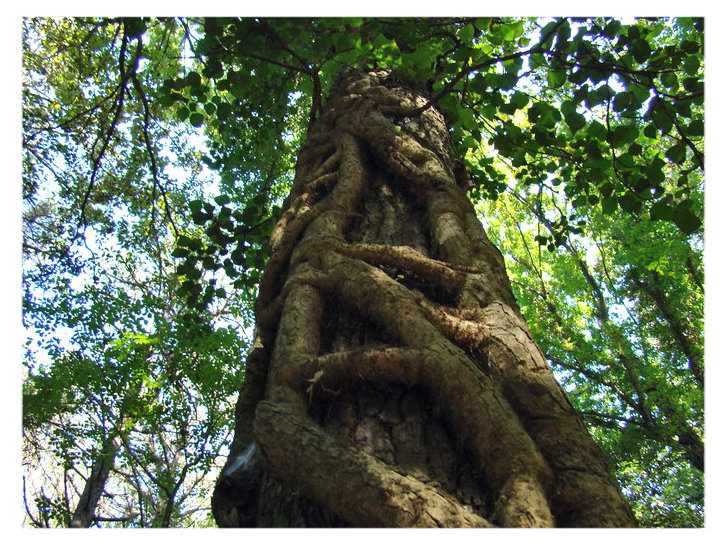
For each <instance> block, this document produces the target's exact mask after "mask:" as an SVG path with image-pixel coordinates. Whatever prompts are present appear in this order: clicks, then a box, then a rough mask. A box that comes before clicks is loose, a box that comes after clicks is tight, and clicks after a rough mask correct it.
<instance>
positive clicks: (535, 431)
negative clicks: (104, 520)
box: [213, 71, 635, 527]
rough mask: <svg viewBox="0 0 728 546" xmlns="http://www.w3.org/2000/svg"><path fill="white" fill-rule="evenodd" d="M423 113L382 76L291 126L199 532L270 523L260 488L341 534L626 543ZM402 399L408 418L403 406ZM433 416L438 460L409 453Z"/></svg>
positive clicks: (443, 137)
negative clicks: (471, 532) (373, 531)
mask: <svg viewBox="0 0 728 546" xmlns="http://www.w3.org/2000/svg"><path fill="white" fill-rule="evenodd" d="M425 104H427V99H426V98H425V97H422V96H419V95H418V94H417V93H415V92H413V91H411V90H409V89H406V88H402V87H397V85H396V84H395V83H393V82H392V80H391V79H389V78H388V75H387V74H386V73H384V72H381V71H378V72H377V71H375V72H370V73H368V74H361V73H351V74H349V75H347V76H345V77H343V78H342V80H341V81H340V82H339V84H338V86H337V87H336V88H335V89H334V90H333V91H332V93H331V96H330V98H329V100H328V101H327V104H326V108H325V110H324V112H323V114H322V115H321V116H320V117H319V119H318V120H317V121H316V122H315V123H314V124H313V125H312V126H311V128H310V132H309V138H308V143H307V144H305V145H304V148H303V149H302V151H301V155H300V157H299V163H298V168H297V173H296V179H295V181H294V186H293V190H292V192H291V195H290V196H289V198H288V199H287V201H286V203H285V207H284V208H285V210H284V212H283V214H282V216H281V220H280V221H279V222H278V224H277V226H276V228H275V229H274V230H273V233H272V236H271V258H270V261H269V264H268V266H267V268H266V271H265V273H264V275H263V277H262V279H261V283H260V295H259V300H258V303H257V305H256V316H257V321H258V335H257V337H256V343H255V347H254V348H253V351H252V352H251V355H250V357H249V361H248V375H247V377H246V383H245V385H244V386H243V389H242V390H241V395H240V400H239V403H238V406H237V409H236V429H235V439H234V442H233V446H232V448H231V454H230V457H229V459H228V463H227V464H226V465H225V468H224V469H223V472H222V474H221V477H220V479H219V480H218V484H217V487H216V490H215V495H214V497H213V511H214V514H215V517H216V520H217V522H218V524H219V525H221V526H242V525H258V524H259V523H260V522H261V521H271V520H270V519H265V518H264V517H263V516H262V515H261V510H263V508H261V507H263V506H264V504H262V501H261V502H259V497H261V496H262V497H266V499H265V500H266V504H265V506H269V505H270V503H271V502H272V503H275V502H276V501H275V499H271V498H270V495H271V494H272V493H271V492H270V491H271V490H270V488H268V489H267V488H265V487H261V485H260V484H261V483H262V480H261V479H260V475H262V474H263V473H264V472H265V473H269V474H270V475H272V476H274V477H275V478H276V479H278V480H279V481H280V483H281V484H282V488H280V491H283V493H280V492H279V493H276V494H278V495H284V496H285V495H288V497H287V499H286V502H288V501H289V500H290V499H294V498H295V499H297V500H296V502H300V503H307V502H311V503H313V504H314V505H316V506H319V507H321V509H322V510H323V511H329V512H331V513H333V514H335V516H336V517H338V518H339V520H340V521H341V523H342V524H344V525H368V526H422V525H425V526H448V527H466V526H492V525H498V526H506V527H537V526H539V527H543V526H555V525H557V526H633V525H635V520H634V517H633V515H632V514H631V512H630V510H629V508H628V506H627V504H626V502H625V501H624V499H623V498H622V497H621V494H620V492H619V490H618V488H617V486H616V483H615V482H614V480H613V479H612V478H611V477H610V475H609V473H608V471H607V469H606V465H605V463H604V461H603V458H602V455H601V453H600V452H599V450H598V448H597V447H596V445H595V444H594V443H593V441H592V440H591V438H590V437H589V435H588V433H587V431H586V428H585V427H584V426H583V424H582V422H581V419H580V417H579V416H578V414H577V412H576V411H575V410H574V409H573V408H572V407H571V405H570V404H569V403H568V400H567V399H566V396H565V395H564V393H563V391H562V390H561V388H560V387H559V385H558V384H557V383H556V381H555V379H554V377H553V375H552V373H551V371H550V369H549V368H548V366H547V364H546V361H545V359H544V357H543V354H542V352H541V351H540V349H539V348H538V347H537V345H536V344H535V342H534V341H533V339H532V337H531V335H530V333H529V331H528V328H527V326H526V324H525V321H524V320H523V317H522V316H521V314H520V312H519V311H518V307H517V304H516V302H515V299H514V297H513V294H512V292H511V289H510V283H509V280H508V277H507V274H506V271H505V265H504V262H503V257H502V255H501V254H500V252H499V251H498V250H497V249H496V248H495V247H494V246H493V245H492V244H491V243H490V241H489V240H488V239H487V237H486V235H485V232H484V231H483V228H482V226H481V224H480V222H479V221H478V219H477V217H476V215H475V212H474V210H473V207H472V205H471V204H470V203H469V202H468V200H467V198H466V197H465V194H464V190H463V189H462V188H461V187H460V186H459V185H458V177H456V174H455V173H456V172H457V161H456V159H454V158H453V157H452V155H451V151H450V141H449V136H448V133H447V126H446V124H445V122H444V119H443V118H442V116H441V115H440V114H439V112H437V110H435V109H433V108H427V109H425V110H423V111H421V112H420V113H419V115H418V116H415V117H406V116H402V114H401V113H402V112H412V111H414V110H415V109H416V108H419V107H421V106H422V105H425ZM396 113H399V115H400V117H399V118H397V117H395V115H396ZM403 226H404V227H403ZM405 228H406V229H405ZM433 296H436V299H432V298H433ZM342 344H343V345H342ZM411 388H414V389H419V390H416V392H420V393H426V394H422V395H420V396H425V397H426V400H424V399H423V400H421V401H419V402H418V401H415V403H414V405H413V404H412V403H408V404H405V402H406V400H408V399H410V398H412V395H410V394H407V393H408V392H410V391H407V390H406V389H411ZM392 389H394V390H392ZM402 389H405V390H404V391H403V390H402ZM382 392H391V393H392V394H391V395H381V394H380V393H382ZM412 392H415V391H412ZM396 393H404V394H396ZM382 396H383V397H384V399H385V402H384V407H383V408H380V409H376V408H375V409H373V410H372V409H366V408H367V407H370V406H371V407H374V406H376V404H375V403H374V402H373V401H375V400H378V399H379V398H381V397H382ZM378 397H379V398H378ZM388 397H389V398H392V397H394V398H397V399H398V400H400V406H399V408H400V409H399V410H398V411H394V412H392V411H390V410H387V407H388V405H391V403H390V402H391V401H389V400H387V398H388ZM408 397H409V398H408ZM360 399H361V400H364V401H365V402H366V400H369V402H366V403H365V404H364V405H356V403H355V401H356V400H360ZM363 403H364V402H363ZM352 404H354V405H352ZM367 404H368V405H367ZM418 404H419V405H418ZM347 408H348V409H347ZM352 408H353V409H352ZM357 408H358V409H357ZM428 408H429V409H428ZM433 411H434V412H435V414H436V415H439V414H440V413H441V414H442V415H443V416H444V417H443V418H444V419H445V422H446V423H447V428H448V429H450V430H451V431H452V432H451V434H454V440H453V441H452V444H451V445H450V444H448V445H443V444H442V442H438V443H437V444H436V446H437V447H432V445H430V444H427V441H426V439H427V438H428V437H429V436H428V435H429V434H435V433H436V431H437V430H439V429H438V428H437V427H439V426H440V425H438V424H437V423H439V421H432V419H433V418H434V417H428V415H429V412H433ZM435 414H433V415H435ZM428 423H430V424H428ZM432 423H434V424H432ZM413 427H414V428H413ZM433 427H434V428H433ZM430 429H432V430H430ZM404 431H409V432H408V433H405V432H404ZM438 434H440V433H438ZM448 434H450V433H448ZM418 442H420V443H419V444H418ZM422 442H425V443H424V444H422ZM426 444H427V445H426ZM428 445H430V447H427V446H428ZM433 445H434V444H433ZM255 449H258V450H259V451H260V453H262V464H263V467H261V466H260V464H258V465H252V462H251V461H252V460H253V459H251V455H250V454H251V453H253V452H255ZM449 453H451V455H448V454H449ZM417 461H420V462H417ZM453 461H458V462H456V463H454V462H453ZM471 464H472V468H473V469H474V470H473V472H474V473H475V474H476V475H477V476H475V477H472V478H470V477H462V476H461V475H462V472H461V470H462V469H464V468H465V469H467V468H470V466H469V465H471ZM251 465H252V466H251ZM413 465H414V466H413ZM443 465H444V466H443ZM423 468H424V469H423ZM466 474H467V473H466ZM478 476H479V477H478ZM473 480H475V481H473ZM478 483H483V484H485V485H476V484H478ZM342 488H343V489H346V490H347V491H350V492H351V496H350V497H349V498H348V499H347V500H345V501H342V495H341V494H340V491H341V490H342ZM473 488H475V489H473ZM464 489H468V490H469V491H476V490H477V491H478V492H477V493H473V494H472V495H471V494H470V493H468V494H467V495H466V494H465V493H464V492H463V490H464ZM285 491H289V493H285ZM468 495H470V496H468ZM345 496H348V494H347V495H345ZM262 497H261V498H262ZM466 498H468V499H471V500H472V502H470V501H466V500H465V499H466ZM281 499H282V498H281V497H279V500H281ZM281 502H282V501H281ZM281 505H282V504H281ZM300 512H301V513H304V512H305V513H307V514H308V513H313V512H312V511H310V510H309V511H306V510H300ZM314 512H315V511H314ZM307 518H308V519H307ZM277 521H278V522H279V523H276V520H275V518H273V523H272V524H283V523H280V522H283V521H284V520H283V519H281V520H277ZM286 521H289V520H286ZM326 521H330V520H329V519H326V518H319V519H318V520H317V519H316V518H315V517H313V518H311V517H308V516H307V517H303V518H302V519H301V521H299V522H298V523H297V524H301V525H317V524H318V525H322V524H325V522H326Z"/></svg>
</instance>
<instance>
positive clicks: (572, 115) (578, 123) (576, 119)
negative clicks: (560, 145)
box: [564, 112, 586, 134]
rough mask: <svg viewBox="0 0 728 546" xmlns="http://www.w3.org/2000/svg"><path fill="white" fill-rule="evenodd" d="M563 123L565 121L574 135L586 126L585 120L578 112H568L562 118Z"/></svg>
mask: <svg viewBox="0 0 728 546" xmlns="http://www.w3.org/2000/svg"><path fill="white" fill-rule="evenodd" d="M564 121H566V124H567V125H568V126H569V129H570V130H571V133H572V134H575V133H576V132H577V131H578V130H579V129H581V128H583V127H584V126H585V125H586V118H585V117H584V116H583V115H582V114H580V113H579V112H569V113H568V114H566V115H565V116H564Z"/></svg>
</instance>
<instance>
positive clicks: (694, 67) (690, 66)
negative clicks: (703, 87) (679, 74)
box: [683, 55, 700, 76]
mask: <svg viewBox="0 0 728 546" xmlns="http://www.w3.org/2000/svg"><path fill="white" fill-rule="evenodd" d="M683 67H684V69H685V72H687V73H688V74H690V75H691V76H695V74H697V73H698V70H700V57H698V56H697V55H690V56H689V57H688V58H687V59H685V63H684V65H683Z"/></svg>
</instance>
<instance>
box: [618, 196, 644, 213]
mask: <svg viewBox="0 0 728 546" xmlns="http://www.w3.org/2000/svg"><path fill="white" fill-rule="evenodd" d="M618 201H619V206H620V207H621V208H622V210H623V211H625V212H639V211H640V210H641V209H642V203H640V202H639V201H638V200H637V198H636V197H634V196H633V195H632V194H629V193H625V194H624V195H622V196H621V197H619V198H618Z"/></svg>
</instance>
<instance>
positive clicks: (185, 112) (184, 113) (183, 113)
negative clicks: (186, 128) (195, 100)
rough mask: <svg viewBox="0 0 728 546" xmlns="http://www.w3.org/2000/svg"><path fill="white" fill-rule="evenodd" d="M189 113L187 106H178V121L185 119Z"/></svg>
mask: <svg viewBox="0 0 728 546" xmlns="http://www.w3.org/2000/svg"><path fill="white" fill-rule="evenodd" d="M189 115H190V109H189V108H187V107H186V106H180V107H179V108H178V109H177V119H179V120H180V121H184V120H186V119H187V116H189Z"/></svg>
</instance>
